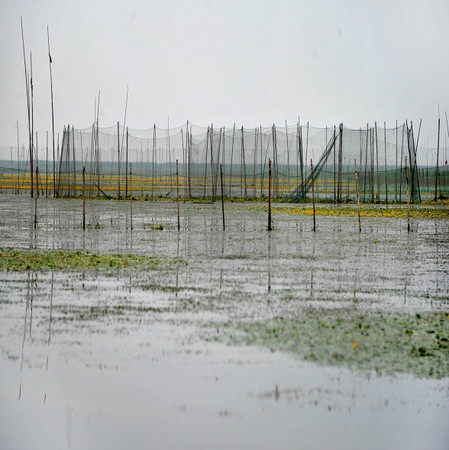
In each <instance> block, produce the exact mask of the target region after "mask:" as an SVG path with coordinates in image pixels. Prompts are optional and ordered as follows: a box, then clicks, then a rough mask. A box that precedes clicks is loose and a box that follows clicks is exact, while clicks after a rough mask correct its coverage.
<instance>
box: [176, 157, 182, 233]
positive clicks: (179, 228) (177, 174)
mask: <svg viewBox="0 0 449 450" xmlns="http://www.w3.org/2000/svg"><path fill="white" fill-rule="evenodd" d="M176 203H177V204H178V231H180V230H181V221H180V218H179V173H178V160H176Z"/></svg>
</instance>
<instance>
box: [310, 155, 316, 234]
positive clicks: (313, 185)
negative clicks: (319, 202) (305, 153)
mask: <svg viewBox="0 0 449 450" xmlns="http://www.w3.org/2000/svg"><path fill="white" fill-rule="evenodd" d="M310 176H311V177H312V205H313V231H316V219H315V183H314V179H313V160H312V159H310Z"/></svg>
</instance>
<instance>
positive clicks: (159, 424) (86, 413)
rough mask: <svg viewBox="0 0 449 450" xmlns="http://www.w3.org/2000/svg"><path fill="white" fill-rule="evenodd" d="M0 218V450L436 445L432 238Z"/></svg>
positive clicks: (58, 208) (326, 225)
mask: <svg viewBox="0 0 449 450" xmlns="http://www.w3.org/2000/svg"><path fill="white" fill-rule="evenodd" d="M0 201H1V205H0V206H1V210H2V217H1V219H0V238H1V245H0V247H1V248H2V249H3V250H2V255H3V256H2V258H0V261H1V262H0V264H2V270H1V271H0V309H1V314H0V320H1V322H2V323H1V326H0V348H1V350H2V351H1V359H0V369H1V370H0V386H1V388H0V401H1V404H2V405H3V406H2V408H1V411H0V442H1V447H2V448H17V447H33V448H48V447H62V448H65V447H67V448H105V447H108V448H123V447H124V446H127V447H134V448H142V447H148V446H150V447H153V448H180V447H182V448H229V447H230V446H233V447H236V448H256V447H257V448H273V447H283V448H298V447H304V448H311V447H312V448H329V447H332V448H361V447H363V448H404V447H405V446H406V447H407V448H447V446H448V443H449V431H448V430H449V419H448V417H449V369H448V360H449V355H448V350H447V337H448V328H449V327H448V323H449V317H448V315H449V229H448V221H446V220H438V219H435V220H429V219H422V220H421V219H413V220H412V232H411V233H407V222H406V220H404V219H401V218H399V219H398V218H395V217H364V218H363V223H362V227H363V230H362V233H358V223H357V219H356V218H355V217H350V216H338V217H332V216H322V217H321V216H320V217H318V218H317V219H318V220H317V232H316V233H313V232H312V226H313V225H312V218H311V217H310V216H309V215H307V214H300V213H299V214H297V213H295V214H290V213H289V211H288V208H290V205H284V206H282V208H279V211H278V212H275V213H274V214H273V221H274V223H273V225H274V230H273V231H272V232H268V231H267V216H266V213H265V212H264V211H263V208H261V204H260V203H258V204H250V203H230V202H228V203H226V209H225V216H226V230H225V231H223V228H222V216H221V205H220V204H219V203H218V202H217V203H215V204H211V203H210V204H205V203H181V208H180V209H181V231H180V232H178V230H177V217H176V204H175V203H173V202H171V201H157V202H143V201H142V202H134V204H133V212H134V214H133V225H134V227H133V230H132V231H131V227H130V216H129V213H130V210H129V202H117V201H88V202H87V214H86V219H87V229H86V231H83V230H82V217H81V211H82V210H81V201H78V200H64V199H58V200H54V199H39V204H38V206H39V209H38V224H37V228H36V229H35V228H34V223H33V220H34V210H33V208H34V202H32V201H31V200H30V199H28V198H25V197H24V196H13V195H7V196H6V195H4V196H1V197H0ZM13 251H15V252H18V253H16V254H15V256H14V258H12V259H8V255H10V253H11V252H13ZM50 251H51V252H54V255H55V261H54V265H53V266H52V267H51V268H49V267H48V265H47V266H46V267H45V268H43V267H39V261H41V262H42V261H43V260H44V258H43V255H44V254H48V252H50ZM61 254H64V255H66V256H69V257H70V258H72V259H76V258H80V259H82V258H84V256H79V255H80V254H81V255H86V254H88V255H93V256H96V255H100V256H101V257H103V256H104V255H109V256H110V257H111V258H109V259H108V260H107V263H104V264H103V263H98V265H97V267H91V266H86V267H84V266H82V267H81V266H80V267H78V268H73V267H69V266H67V265H64V264H67V263H66V262H63V261H62V258H60V255H61ZM30 255H34V259H33V261H34V262H33V264H35V263H36V261H37V263H36V264H37V265H36V266H35V265H33V264H30V263H29V262H28V263H27V265H29V268H28V269H27V265H25V267H21V268H20V270H15V268H14V267H12V266H11V265H9V264H10V263H9V262H8V261H12V260H14V259H15V260H16V261H17V260H20V258H23V260H24V261H25V260H26V259H27V258H30ZM58 255H59V256H58ZM70 255H71V256H70ZM77 255H78V256H77ZM113 255H132V256H133V257H134V259H136V260H139V258H140V257H141V256H144V257H145V256H146V257H152V258H154V260H153V262H154V264H151V266H146V267H141V266H138V265H136V264H134V263H133V262H132V261H131V262H130V263H129V264H128V265H127V266H125V265H121V263H119V262H117V258H115V259H114V258H113ZM91 259H92V258H91ZM118 259H120V258H118ZM131 259H133V258H131ZM111 261H113V262H112V263H111Z"/></svg>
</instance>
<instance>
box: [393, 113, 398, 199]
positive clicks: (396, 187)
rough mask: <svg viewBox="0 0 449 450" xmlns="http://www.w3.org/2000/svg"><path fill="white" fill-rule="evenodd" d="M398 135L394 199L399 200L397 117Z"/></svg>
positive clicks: (396, 139)
mask: <svg viewBox="0 0 449 450" xmlns="http://www.w3.org/2000/svg"><path fill="white" fill-rule="evenodd" d="M395 131H396V136H395V144H396V145H395V147H396V170H395V171H394V199H395V201H396V202H397V201H398V120H397V119H396V128H395Z"/></svg>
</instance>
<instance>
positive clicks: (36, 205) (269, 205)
mask: <svg viewBox="0 0 449 450" xmlns="http://www.w3.org/2000/svg"><path fill="white" fill-rule="evenodd" d="M310 172H311V188H312V205H313V231H314V232H315V231H316V207H315V180H314V168H313V160H312V159H311V160H310ZM82 174H83V175H82V180H83V185H82V202H83V220H82V227H83V231H85V230H86V168H85V166H83V169H82ZM354 174H355V183H356V195H357V216H358V225H359V232H361V231H362V222H361V214H360V212H361V209H360V197H359V185H358V172H357V160H356V159H354ZM405 177H406V186H407V230H408V232H410V196H409V178H408V170H407V157H405ZM132 180H133V171H132V163H131V164H130V167H129V194H130V195H129V203H130V227H131V230H133V228H134V226H133V182H132ZM36 184H37V177H36ZM220 187H221V209H222V222H223V231H225V230H226V219H225V206H224V200H225V195H224V186H223V169H222V166H221V165H220ZM37 190H38V188H37V186H36V191H37ZM272 190H273V187H272V162H271V159H269V161H268V226H267V230H268V231H272V230H273V226H272ZM37 199H38V196H37V195H35V196H34V229H35V230H36V229H37V224H38V201H37ZM176 204H177V229H178V231H180V230H181V216H180V196H179V164H178V160H176Z"/></svg>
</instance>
